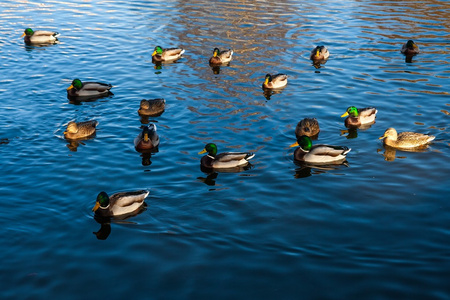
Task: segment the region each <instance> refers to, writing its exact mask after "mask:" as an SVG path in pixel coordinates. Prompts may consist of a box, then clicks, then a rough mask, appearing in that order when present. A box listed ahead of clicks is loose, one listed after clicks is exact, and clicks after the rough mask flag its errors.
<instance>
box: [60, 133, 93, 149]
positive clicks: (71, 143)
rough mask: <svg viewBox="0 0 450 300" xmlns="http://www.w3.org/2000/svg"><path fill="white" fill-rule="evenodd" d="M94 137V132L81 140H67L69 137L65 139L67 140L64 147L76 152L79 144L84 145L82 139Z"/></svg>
mask: <svg viewBox="0 0 450 300" xmlns="http://www.w3.org/2000/svg"><path fill="white" fill-rule="evenodd" d="M94 138H95V134H94V135H92V136H90V137H88V138H84V139H82V140H69V139H66V141H67V142H68V144H67V145H66V147H67V148H69V150H70V151H72V152H77V151H78V147H79V146H80V145H83V146H86V144H85V143H84V142H83V141H87V140H92V139H94Z"/></svg>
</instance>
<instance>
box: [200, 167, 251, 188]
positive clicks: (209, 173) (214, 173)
mask: <svg viewBox="0 0 450 300" xmlns="http://www.w3.org/2000/svg"><path fill="white" fill-rule="evenodd" d="M252 168H253V165H252V164H251V163H248V164H247V165H246V166H237V167H232V168H220V169H214V168H208V167H205V166H202V165H200V170H201V171H202V172H203V173H205V174H206V177H197V179H198V180H200V181H201V182H203V183H204V184H206V185H210V186H214V185H216V179H217V177H218V176H219V173H240V172H244V171H247V170H250V169H252Z"/></svg>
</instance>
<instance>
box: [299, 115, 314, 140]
mask: <svg viewBox="0 0 450 300" xmlns="http://www.w3.org/2000/svg"><path fill="white" fill-rule="evenodd" d="M319 132H320V128H319V122H317V119H316V118H304V119H303V120H301V121H300V122H298V123H297V126H296V127H295V136H296V137H300V136H302V135H306V136H309V137H312V136H316V135H318V134H319Z"/></svg>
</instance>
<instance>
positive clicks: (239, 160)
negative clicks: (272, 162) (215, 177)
mask: <svg viewBox="0 0 450 300" xmlns="http://www.w3.org/2000/svg"><path fill="white" fill-rule="evenodd" d="M206 152H208V154H207V155H205V156H203V157H202V159H201V161H200V163H201V165H202V166H203V167H205V168H215V169H221V168H234V167H238V166H245V165H247V164H248V161H249V160H250V159H252V158H253V157H254V156H255V154H254V153H250V152H224V153H219V154H217V146H216V144H213V143H209V144H207V145H206V146H205V149H203V150H202V151H200V152H199V153H198V154H203V153H206Z"/></svg>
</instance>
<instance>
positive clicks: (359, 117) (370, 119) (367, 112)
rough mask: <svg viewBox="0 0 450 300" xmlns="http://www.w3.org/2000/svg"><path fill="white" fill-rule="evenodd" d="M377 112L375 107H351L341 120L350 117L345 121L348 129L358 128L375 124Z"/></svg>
mask: <svg viewBox="0 0 450 300" xmlns="http://www.w3.org/2000/svg"><path fill="white" fill-rule="evenodd" d="M377 112H378V111H377V109H376V108H375V107H365V108H356V107H355V106H350V107H348V108H347V111H346V112H345V113H343V114H342V116H341V118H343V117H347V116H348V117H347V119H345V126H346V127H358V126H361V125H366V124H372V123H374V122H375V118H376V116H377Z"/></svg>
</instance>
